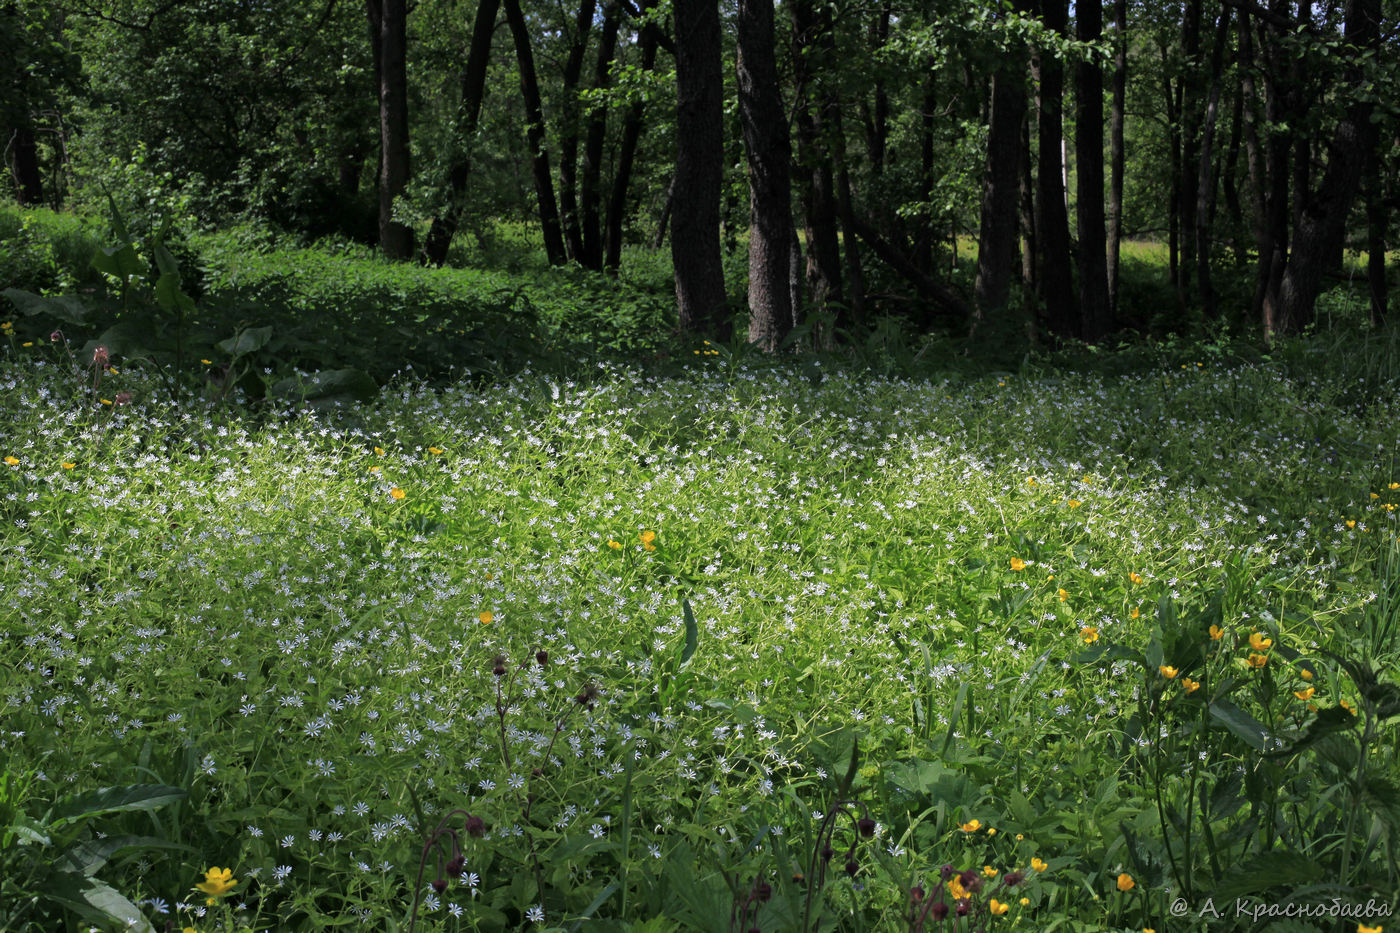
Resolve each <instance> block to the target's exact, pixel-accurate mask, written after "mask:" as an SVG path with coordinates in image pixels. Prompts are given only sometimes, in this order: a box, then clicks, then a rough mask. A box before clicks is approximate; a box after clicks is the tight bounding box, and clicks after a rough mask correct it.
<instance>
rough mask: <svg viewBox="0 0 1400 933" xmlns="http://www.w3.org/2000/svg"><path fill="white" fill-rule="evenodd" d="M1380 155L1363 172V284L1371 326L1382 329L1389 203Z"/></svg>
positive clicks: (1386, 306)
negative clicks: (1369, 310)
mask: <svg viewBox="0 0 1400 933" xmlns="http://www.w3.org/2000/svg"><path fill="white" fill-rule="evenodd" d="M1384 177H1385V176H1384V174H1383V173H1382V172H1381V166H1380V153H1373V154H1372V157H1371V164H1370V167H1369V168H1368V169H1367V172H1366V281H1367V284H1368V285H1369V291H1370V294H1371V326H1372V327H1383V326H1384V325H1385V320H1386V317H1387V316H1388V314H1389V311H1390V308H1389V304H1390V296H1389V295H1388V294H1387V291H1386V289H1387V286H1386V281H1385V240H1386V227H1387V226H1388V225H1389V222H1390V202H1389V201H1388V200H1387V199H1386V193H1387V192H1386V190H1385V189H1386V185H1385V182H1384V181H1383V180H1382V179H1383V178H1384Z"/></svg>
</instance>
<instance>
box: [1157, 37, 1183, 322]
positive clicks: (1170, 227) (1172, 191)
mask: <svg viewBox="0 0 1400 933" xmlns="http://www.w3.org/2000/svg"><path fill="white" fill-rule="evenodd" d="M1161 51H1162V73H1163V76H1162V103H1163V104H1164V105H1165V107H1166V114H1167V188H1168V191H1167V281H1168V282H1170V283H1171V286H1172V290H1173V291H1175V292H1176V294H1177V298H1178V301H1179V300H1180V296H1181V276H1180V274H1179V273H1180V257H1181V241H1180V236H1179V234H1180V230H1181V209H1180V208H1181V124H1180V123H1179V122H1178V120H1177V115H1178V114H1179V113H1180V111H1181V108H1180V107H1179V106H1177V90H1176V89H1174V88H1173V87H1172V82H1171V78H1170V77H1168V76H1167V74H1166V70H1167V47H1166V46H1165V45H1163V46H1162V47H1161Z"/></svg>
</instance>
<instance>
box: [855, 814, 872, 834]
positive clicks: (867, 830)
mask: <svg viewBox="0 0 1400 933" xmlns="http://www.w3.org/2000/svg"><path fill="white" fill-rule="evenodd" d="M856 828H857V829H859V830H860V834H861V835H862V836H864V837H865V838H866V839H869V838H870V837H871V836H873V835H875V821H874V820H872V819H871V818H870V817H868V816H867V817H865V818H864V819H860V820H857V821H856Z"/></svg>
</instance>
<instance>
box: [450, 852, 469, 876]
mask: <svg viewBox="0 0 1400 933" xmlns="http://www.w3.org/2000/svg"><path fill="white" fill-rule="evenodd" d="M466 867H467V860H466V859H464V858H462V857H461V856H460V855H459V856H457V857H456V858H454V859H453V860H452V861H450V862H448V863H447V869H446V870H447V874H448V875H449V876H451V877H453V878H460V877H462V869H464V868H466Z"/></svg>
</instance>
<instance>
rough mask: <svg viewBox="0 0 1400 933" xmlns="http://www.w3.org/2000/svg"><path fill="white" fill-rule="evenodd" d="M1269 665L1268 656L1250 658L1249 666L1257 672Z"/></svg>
mask: <svg viewBox="0 0 1400 933" xmlns="http://www.w3.org/2000/svg"><path fill="white" fill-rule="evenodd" d="M1268 663H1269V656H1268V655H1267V654H1251V655H1250V656H1249V666H1250V667H1252V668H1255V669H1256V670H1257V669H1258V668H1261V667H1263V666H1264V665H1265V664H1268Z"/></svg>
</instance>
